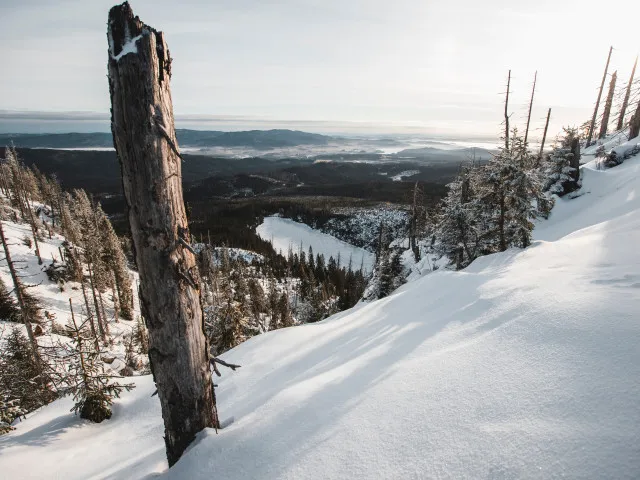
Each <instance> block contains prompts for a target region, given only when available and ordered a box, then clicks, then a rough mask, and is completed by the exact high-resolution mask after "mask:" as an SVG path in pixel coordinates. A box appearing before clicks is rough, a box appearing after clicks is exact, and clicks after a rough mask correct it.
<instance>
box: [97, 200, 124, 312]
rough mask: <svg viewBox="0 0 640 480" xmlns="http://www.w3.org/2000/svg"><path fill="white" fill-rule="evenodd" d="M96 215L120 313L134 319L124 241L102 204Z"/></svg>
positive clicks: (103, 256) (106, 266) (104, 259)
mask: <svg viewBox="0 0 640 480" xmlns="http://www.w3.org/2000/svg"><path fill="white" fill-rule="evenodd" d="M96 215H97V218H98V226H99V231H100V233H101V234H102V247H103V248H102V261H103V263H104V269H105V270H106V271H111V272H113V278H114V282H113V283H114V286H115V288H116V291H117V294H118V306H119V313H120V315H121V316H122V318H124V319H125V320H133V290H132V286H131V277H130V276H129V269H128V267H127V258H126V256H125V254H124V251H123V249H122V243H121V242H120V239H119V238H118V236H117V235H116V232H115V230H114V229H113V226H112V225H111V222H110V221H109V219H108V218H107V216H106V215H105V214H104V212H103V211H102V208H101V207H100V205H98V207H97V212H96ZM109 283H111V282H109Z"/></svg>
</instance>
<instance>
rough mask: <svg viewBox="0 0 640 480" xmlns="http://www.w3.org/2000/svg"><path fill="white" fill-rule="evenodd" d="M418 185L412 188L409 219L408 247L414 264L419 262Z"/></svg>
mask: <svg viewBox="0 0 640 480" xmlns="http://www.w3.org/2000/svg"><path fill="white" fill-rule="evenodd" d="M419 191H420V190H419V185H418V182H416V183H415V185H414V186H413V204H412V207H411V219H410V222H411V223H410V225H409V246H410V248H411V251H412V252H413V256H414V258H415V261H416V263H417V262H419V261H420V249H419V248H418V242H417V237H418V211H419V208H418V197H419Z"/></svg>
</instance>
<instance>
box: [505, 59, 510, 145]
mask: <svg viewBox="0 0 640 480" xmlns="http://www.w3.org/2000/svg"><path fill="white" fill-rule="evenodd" d="M509 88H511V70H509V76H508V77H507V97H506V98H505V101H504V149H505V150H509Z"/></svg>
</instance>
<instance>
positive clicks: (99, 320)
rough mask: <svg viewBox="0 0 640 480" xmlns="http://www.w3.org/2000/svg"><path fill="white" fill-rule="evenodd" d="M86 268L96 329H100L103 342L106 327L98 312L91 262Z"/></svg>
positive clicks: (104, 340)
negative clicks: (94, 312) (96, 323)
mask: <svg viewBox="0 0 640 480" xmlns="http://www.w3.org/2000/svg"><path fill="white" fill-rule="evenodd" d="M87 269H88V272H89V288H90V289H91V296H92V297H93V306H94V308H95V311H96V318H97V319H98V330H100V338H101V339H102V341H103V342H106V341H107V328H106V327H105V321H104V318H102V313H101V312H100V305H99V304H98V297H97V296H96V286H95V282H94V281H93V270H92V268H91V263H88V264H87Z"/></svg>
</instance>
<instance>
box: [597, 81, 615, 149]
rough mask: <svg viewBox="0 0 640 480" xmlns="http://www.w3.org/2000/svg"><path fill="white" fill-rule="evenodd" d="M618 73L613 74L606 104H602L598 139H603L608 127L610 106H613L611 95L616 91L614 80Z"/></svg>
mask: <svg viewBox="0 0 640 480" xmlns="http://www.w3.org/2000/svg"><path fill="white" fill-rule="evenodd" d="M617 79H618V72H617V71H616V72H613V75H611V82H609V93H608V94H607V102H606V103H605V104H604V112H603V113H602V123H601V124H600V134H599V135H598V138H604V137H605V135H606V134H607V128H608V127H609V117H610V116H611V105H613V94H614V92H615V90H616V80H617Z"/></svg>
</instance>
